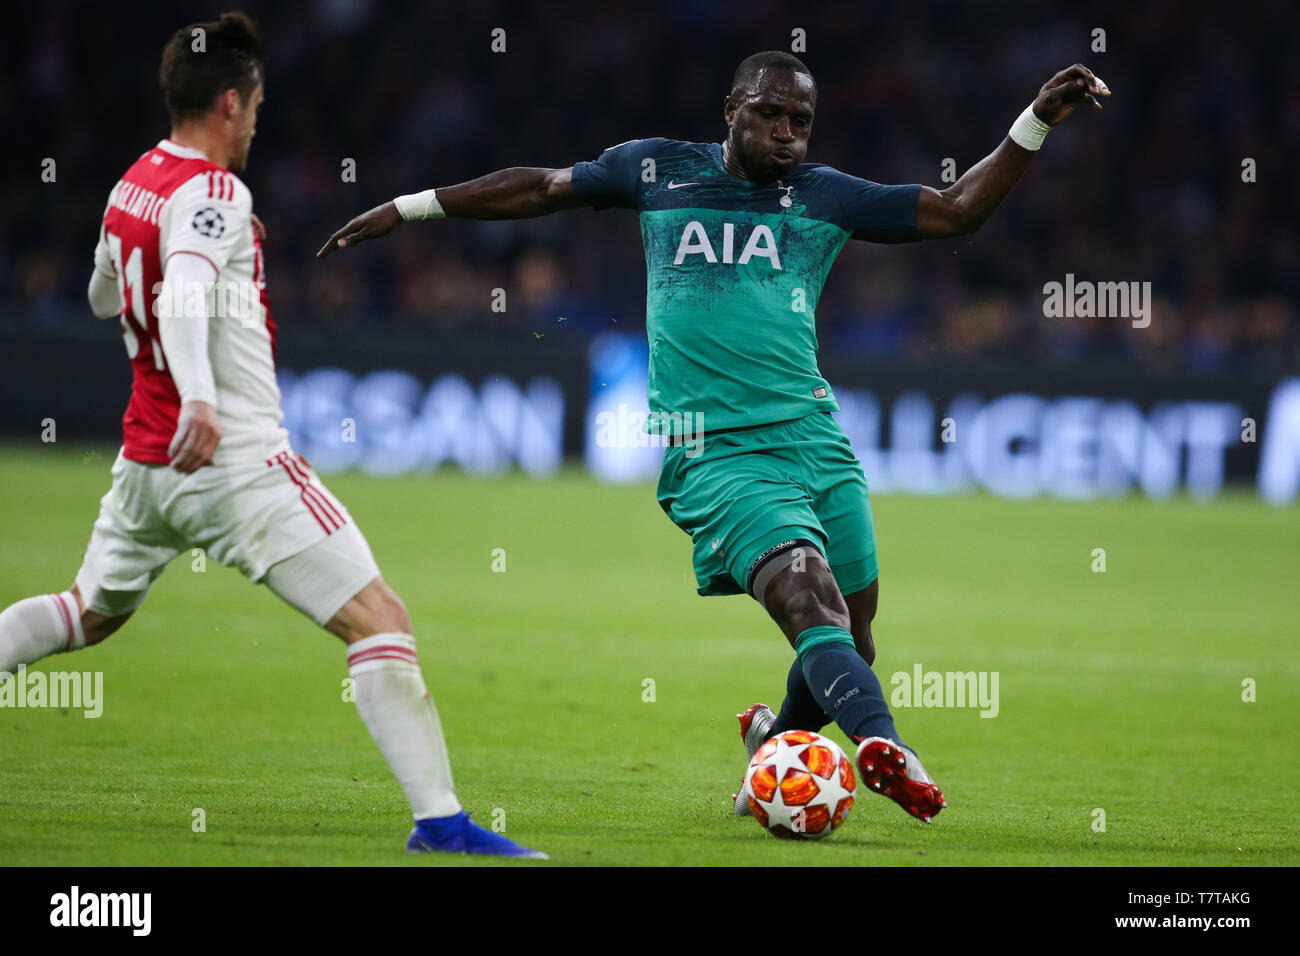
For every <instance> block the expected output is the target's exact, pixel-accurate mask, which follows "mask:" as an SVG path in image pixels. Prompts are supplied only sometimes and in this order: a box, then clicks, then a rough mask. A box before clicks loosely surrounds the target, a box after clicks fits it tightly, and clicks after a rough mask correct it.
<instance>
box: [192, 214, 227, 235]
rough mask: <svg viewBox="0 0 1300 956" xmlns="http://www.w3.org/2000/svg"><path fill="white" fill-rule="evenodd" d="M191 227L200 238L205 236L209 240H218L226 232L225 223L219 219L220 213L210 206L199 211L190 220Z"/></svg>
mask: <svg viewBox="0 0 1300 956" xmlns="http://www.w3.org/2000/svg"><path fill="white" fill-rule="evenodd" d="M190 225H191V226H193V227H194V228H195V229H196V230H197V231H198V233H199V235H201V236H207V237H208V238H209V239H220V238H221V234H222V233H224V232H225V231H226V221H225V220H224V219H222V218H221V213H219V212H217V211H216V210H215V209H213V208H212V207H211V206H208V207H207V208H205V209H200V210H199V211H198V212H196V213H195V214H194V218H193V219H191V220H190Z"/></svg>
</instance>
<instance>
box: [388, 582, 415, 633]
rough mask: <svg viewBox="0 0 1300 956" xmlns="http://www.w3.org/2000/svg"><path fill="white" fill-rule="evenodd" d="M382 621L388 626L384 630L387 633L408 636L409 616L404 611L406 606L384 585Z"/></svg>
mask: <svg viewBox="0 0 1300 956" xmlns="http://www.w3.org/2000/svg"><path fill="white" fill-rule="evenodd" d="M384 591H385V592H386V593H385V594H384V611H383V616H384V620H385V621H386V622H387V624H388V626H387V627H385V628H384V630H385V631H386V632H388V633H393V632H395V633H398V634H410V633H411V615H410V613H409V612H408V611H407V610H406V604H405V603H404V602H403V601H402V599H401V598H400V597H398V596H397V594H396V592H394V591H393V590H392V588H390V587H388V586H387V585H384Z"/></svg>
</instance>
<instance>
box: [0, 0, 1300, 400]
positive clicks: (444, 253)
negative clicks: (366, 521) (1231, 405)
mask: <svg viewBox="0 0 1300 956" xmlns="http://www.w3.org/2000/svg"><path fill="white" fill-rule="evenodd" d="M232 5H233V4H232ZM243 9H246V10H247V11H248V12H250V13H251V14H253V15H254V16H255V17H257V18H258V20H259V21H260V22H261V24H262V26H263V29H264V31H265V33H266V36H267V42H268V46H269V58H268V62H267V78H266V102H265V105H264V106H263V108H262V112H261V118H260V121H259V124H258V129H257V137H256V139H255V140H254V142H253V149H252V154H251V158H250V162H249V166H248V169H247V170H246V172H245V173H244V177H243V178H244V179H245V181H246V182H247V183H248V185H249V186H250V188H251V189H252V192H253V196H254V202H255V210H256V212H257V213H258V215H259V216H260V217H261V218H262V220H263V221H264V222H265V224H266V228H267V230H268V232H269V238H268V241H267V243H266V253H267V274H268V277H269V283H270V292H271V302H272V307H273V310H274V313H275V315H276V319H277V321H278V323H279V325H280V327H281V330H282V334H283V335H286V336H288V335H306V334H313V333H314V331H321V332H324V333H328V334H330V335H335V336H340V337H346V336H348V335H366V336H382V335H385V334H387V333H388V332H389V331H390V330H403V331H407V332H427V333H430V334H436V335H447V336H450V335H467V336H469V335H473V336H483V337H488V338H494V339H497V338H499V339H500V340H501V341H502V342H503V344H506V345H507V346H508V344H509V343H511V342H526V341H527V340H528V338H529V337H530V335H529V333H532V334H534V335H535V334H547V335H555V336H569V337H583V336H588V335H590V334H592V332H593V331H595V330H597V329H600V328H602V327H608V328H614V327H617V328H619V329H624V330H629V329H637V328H640V327H642V326H643V323H644V311H643V298H644V293H645V274H644V258H643V253H642V249H641V244H640V232H639V228H638V224H637V221H636V217H635V215H634V214H633V213H631V212H628V211H623V210H609V211H605V212H600V213H596V212H593V211H590V210H580V211H576V212H572V213H567V214H562V215H559V216H553V217H547V218H543V219H536V220H530V221H526V222H512V223H507V222H493V223H468V222H436V223H418V224H408V225H406V226H403V227H401V228H400V230H399V231H398V232H397V233H396V234H395V235H394V236H392V237H390V238H389V239H387V240H383V241H379V242H375V243H371V244H369V245H367V246H364V247H362V248H361V249H359V250H357V251H356V252H348V253H345V254H340V255H338V256H335V257H333V258H331V259H330V260H328V261H327V262H319V261H317V260H316V259H315V258H314V253H315V252H316V250H317V249H318V248H319V247H320V246H321V244H322V243H323V242H324V241H325V239H326V238H327V237H328V236H329V235H330V233H331V232H333V231H334V230H335V229H336V228H338V227H339V226H341V225H342V224H343V223H344V222H346V221H347V220H348V219H349V218H351V217H352V216H353V215H356V214H357V213H360V212H362V211H363V210H365V209H367V208H369V207H371V206H373V205H376V204H378V203H380V202H383V201H384V200H386V199H388V198H390V197H392V196H393V195H395V194H398V193H404V192H415V191H418V190H420V189H424V188H427V187H429V186H438V185H447V184H451V183H455V182H460V181H463V180H465V179H469V178H472V177H474V176H477V175H480V174H483V173H486V172H489V171H491V170H494V169H498V168H501V167H506V166H567V165H570V164H572V163H574V162H576V161H579V160H584V159H594V158H595V157H596V156H597V155H599V153H600V152H601V150H602V149H604V148H605V147H607V146H610V145H612V144H615V143H619V142H622V141H624V140H628V139H634V138H639V137H644V136H668V137H672V138H677V139H690V140H701V141H720V140H721V139H722V138H723V136H724V125H723V118H722V101H723V97H724V96H725V95H726V93H727V92H728V86H729V84H730V80H731V74H732V71H733V70H734V68H735V66H736V64H737V63H738V62H739V60H740V59H742V58H743V57H744V56H746V55H748V54H750V53H752V52H756V51H758V50H762V49H774V48H775V49H787V50H788V49H790V46H791V42H792V37H793V36H796V35H797V36H802V37H803V38H804V43H805V48H804V49H802V50H796V53H797V55H799V56H801V57H802V58H803V59H804V60H805V62H807V63H808V65H809V66H810V67H811V69H812V71H813V73H814V75H815V77H816V79H817V82H818V85H819V89H820V98H819V101H818V109H817V119H816V123H815V125H814V129H813V134H812V141H811V148H810V151H809V159H810V161H816V162H824V163H828V164H830V165H833V166H836V167H838V168H840V169H843V170H845V171H846V172H850V173H853V174H855V175H859V176H862V177H865V178H868V179H872V180H875V181H878V182H887V183H900V182H901V183H911V182H920V183H925V184H928V185H932V186H935V187H937V188H944V187H945V186H947V185H948V183H947V182H945V181H944V179H943V173H944V169H945V166H946V165H947V166H954V165H955V168H956V171H957V172H958V173H960V172H963V171H965V169H967V168H968V167H969V166H971V165H972V164H973V163H975V162H976V161H978V160H979V159H980V158H981V157H982V156H984V155H985V154H986V153H988V152H989V151H990V150H992V149H993V148H994V147H995V146H996V145H997V144H998V143H999V142H1000V141H1001V139H1002V137H1003V135H1004V134H1005V133H1006V130H1007V128H1008V127H1009V126H1010V124H1011V122H1012V121H1013V120H1014V119H1015V117H1016V115H1017V114H1018V113H1019V112H1020V111H1021V109H1022V108H1023V107H1024V106H1025V105H1026V104H1027V103H1029V102H1030V100H1032V99H1033V97H1034V96H1035V94H1036V93H1037V91H1038V88H1039V86H1040V85H1041V84H1042V83H1043V82H1044V81H1045V80H1046V79H1047V78H1048V77H1050V76H1051V75H1052V74H1053V73H1054V72H1055V71H1056V70H1058V69H1060V68H1062V67H1065V66H1067V65H1069V64H1071V63H1074V62H1076V61H1079V62H1083V63H1085V64H1087V65H1088V66H1090V67H1091V68H1092V69H1094V70H1095V71H1096V72H1097V73H1098V74H1099V75H1101V76H1102V77H1103V78H1104V79H1105V80H1106V82H1107V83H1108V84H1109V86H1110V88H1111V89H1112V90H1113V92H1114V95H1113V96H1112V97H1111V98H1110V99H1109V100H1107V101H1106V102H1105V109H1104V111H1102V112H1091V111H1085V110H1080V111H1079V112H1078V113H1076V115H1075V116H1073V117H1071V118H1070V119H1069V120H1068V121H1067V122H1066V123H1065V124H1064V125H1062V126H1061V127H1059V128H1058V129H1056V130H1054V131H1053V132H1052V133H1051V134H1050V135H1049V136H1048V138H1047V141H1046V143H1045V144H1044V148H1043V150H1042V152H1041V154H1040V155H1039V157H1037V158H1036V160H1035V162H1034V163H1033V165H1032V166H1031V167H1030V169H1029V171H1028V173H1027V174H1026V176H1025V177H1024V179H1023V180H1022V182H1021V183H1020V185H1019V186H1018V187H1017V189H1016V190H1015V191H1014V192H1013V194H1012V195H1011V196H1010V198H1009V199H1008V200H1007V201H1006V203H1005V204H1004V206H1003V207H1002V208H1001V209H1000V210H999V211H998V212H997V213H996V214H995V215H994V217H993V218H992V219H991V220H990V221H989V222H988V224H986V225H985V227H984V228H983V230H981V231H980V232H979V233H977V234H975V235H973V236H968V237H964V238H961V239H958V240H949V241H942V242H932V243H920V244H908V245H894V246H888V245H869V244H866V243H856V242H855V243H850V244H849V246H848V248H846V250H845V252H844V253H843V254H842V256H841V258H840V260H839V262H838V263H837V265H836V266H835V268H834V269H833V270H832V272H831V275H830V278H829V280H828V282H827V285H826V289H825V294H824V296H823V298H822V300H821V303H820V306H819V308H818V323H819V330H820V333H819V334H820V336H821V341H822V346H823V348H833V349H835V350H836V351H837V352H839V353H840V354H848V353H853V354H861V355H863V356H875V357H881V356H884V357H893V356H896V357H919V358H939V357H952V356H957V357H963V356H972V357H974V356H984V355H995V356H999V357H1003V358H1008V359H1011V360H1015V361H1025V362H1034V363H1041V364H1046V365H1051V364H1054V363H1075V362H1079V361H1092V360H1097V361H1101V362H1108V363H1127V364H1131V365H1133V366H1135V367H1138V368H1145V369H1151V370H1160V371H1165V372H1182V371H1186V372H1189V373H1223V372H1231V373H1238V372H1241V373H1252V372H1259V373H1261V374H1271V373H1274V372H1276V371H1278V370H1280V369H1286V368H1295V367H1297V366H1298V365H1300V334H1298V329H1297V326H1298V318H1300V316H1297V302H1300V294H1298V293H1300V240H1298V239H1297V236H1298V234H1300V230H1298V229H1297V223H1300V189H1298V188H1297V187H1296V184H1295V182H1294V181H1293V179H1292V177H1291V173H1292V171H1293V168H1294V162H1293V159H1291V160H1290V161H1289V158H1293V157H1294V156H1295V155H1296V154H1297V152H1300V68H1298V67H1300V63H1298V62H1297V60H1298V58H1297V54H1296V52H1295V38H1296V36H1300V29H1297V28H1298V27H1300V8H1297V7H1295V5H1294V4H1293V3H1285V2H1278V3H1260V4H1258V5H1257V6H1255V5H1251V4H1244V5H1236V6H1234V7H1232V8H1231V9H1229V8H1226V7H1225V8H1221V9H1219V11H1218V12H1217V13H1210V12H1205V13H1202V12H1199V11H1198V10H1197V7H1196V6H1195V5H1187V4H1182V3H1176V2H1167V0H1165V2H1138V3H1124V2H1110V0H1103V2H1100V3H1098V4H1088V5H1072V6H1070V7H1068V8H1067V7H1065V6H1056V5H1049V4H1041V3H1034V2H1025V0H1010V2H1000V3H957V2H944V0H910V2H899V3H886V4H869V3H847V2H829V3H813V4H804V3H777V2H774V0H754V2H749V3H723V2H719V0H666V2H662V3H656V4H640V3H629V2H621V0H620V2H608V3H601V4H595V3H586V4H583V3H577V2H571V0H551V2H547V3H541V4H524V3H501V2H492V0H488V2H475V3H462V4H443V3H406V2H380V0H321V2H307V0H285V2H274V3H272V2H267V3H261V2H249V3H245V4H244V5H243ZM217 10H218V8H217V7H210V6H201V5H197V4H194V3H190V2H180V3H171V4H145V3H137V2H132V0H127V2H123V3H120V4H115V5H113V6H112V7H105V6H103V5H102V4H93V5H92V4H77V3H65V2H58V0H55V2H52V3H46V4H40V5H34V6H29V7H26V8H24V10H23V11H22V12H14V13H12V14H11V17H13V18H16V19H12V20H11V23H10V26H11V29H9V30H8V31H7V36H6V37H5V38H4V39H3V40H2V41H0V43H3V46H4V51H5V56H6V63H5V68H4V74H3V76H4V78H3V86H2V87H0V119H2V120H3V122H4V127H5V129H6V130H7V131H8V133H7V136H6V139H7V140H8V147H7V149H6V150H5V152H6V154H7V155H6V157H5V158H4V160H3V162H4V163H5V166H6V170H7V171H6V173H5V175H4V176H3V179H0V210H3V211H2V212H0V307H2V312H0V328H2V327H6V326H7V327H13V326H15V325H16V326H24V327H27V328H40V329H48V330H50V331H51V332H52V333H62V332H63V331H65V330H72V329H73V328H74V327H75V326H76V325H77V324H78V323H93V322H94V321H95V320H94V319H93V318H92V317H91V315H90V313H89V311H88V309H87V308H86V306H85V301H84V294H85V287H86V281H87V279H88V277H89V273H90V269H91V253H92V250H93V248H94V245H95V240H96V235H97V232H98V224H99V219H100V216H101V215H102V212H103V207H104V202H105V200H106V198H107V195H108V191H109V189H110V188H111V187H112V185H113V183H114V182H115V181H116V179H117V178H118V176H119V175H120V174H121V173H122V172H123V171H124V170H125V169H126V167H127V166H128V165H129V164H130V163H131V162H132V161H133V160H134V159H135V158H136V156H138V155H139V154H140V153H141V152H142V151H143V150H144V149H146V148H148V147H149V146H150V145H152V144H153V143H154V142H156V141H157V140H158V139H161V138H163V137H164V136H166V134H167V131H168V124H167V117H166V113H165V111H164V109H163V107H162V103H161V97H160V94H159V92H158V86H157V66H158V56H159V52H160V50H161V47H162V45H163V43H164V42H165V40H166V39H167V37H168V36H169V34H170V33H171V32H172V31H173V30H174V29H175V28H176V27H178V26H181V25H183V24H184V23H186V22H189V21H192V20H200V19H210V18H211V17H212V16H214V15H215V12H216V11H217ZM497 28H500V29H501V30H504V34H497V35H496V39H497V41H498V42H497V46H498V47H499V46H500V45H501V42H502V41H503V42H504V45H505V50H504V52H496V51H494V50H493V39H494V34H493V31H494V30H496V29H497ZM1097 30H1101V31H1104V33H1100V34H1099V33H1097V32H1095V31H1097ZM792 31H802V33H801V34H794V33H792ZM1099 42H1100V43H1104V45H1105V49H1104V51H1094V49H1093V47H1094V46H1095V45H1097V44H1098V43H1099ZM46 158H52V159H53V160H54V161H55V170H56V176H55V181H54V182H44V181H42V178H41V172H42V168H43V167H42V162H43V160H44V159H46ZM347 160H353V161H354V162H355V170H356V176H355V182H345V181H344V176H343V171H344V168H345V161H347ZM946 160H952V161H953V163H948V164H946V163H945V161H946ZM1067 274H1073V275H1074V276H1075V277H1076V279H1077V280H1094V281H1138V282H1150V283H1151V284H1152V293H1153V296H1154V304H1153V312H1152V321H1151V324H1150V326H1149V327H1147V328H1145V329H1137V328H1133V327H1132V325H1131V323H1130V322H1128V321H1126V320H1123V319H1114V318H1109V319H1067V318H1047V317H1045V316H1044V310H1043V301H1044V294H1043V286H1044V284H1045V283H1047V282H1052V281H1057V282H1064V281H1065V278H1066V275H1067ZM494 289H504V290H505V291H506V309H505V311H504V312H498V311H493V309H492V304H493V290H494ZM561 320H563V321H561Z"/></svg>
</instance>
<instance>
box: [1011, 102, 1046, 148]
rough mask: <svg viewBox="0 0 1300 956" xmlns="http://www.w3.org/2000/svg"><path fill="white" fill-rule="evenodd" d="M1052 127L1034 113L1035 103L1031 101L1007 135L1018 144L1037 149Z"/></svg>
mask: <svg viewBox="0 0 1300 956" xmlns="http://www.w3.org/2000/svg"><path fill="white" fill-rule="evenodd" d="M1051 128H1052V127H1050V126H1048V125H1047V124H1046V123H1044V122H1043V121H1042V120H1040V119H1039V118H1038V117H1037V116H1035V115H1034V104H1033V103H1030V104H1029V105H1028V106H1026V107H1025V111H1024V112H1023V113H1021V114H1020V115H1019V116H1017V117H1016V121H1015V122H1014V123H1012V124H1011V129H1010V130H1008V131H1007V135H1008V136H1010V137H1011V141H1012V142H1013V143H1015V144H1016V145H1017V146H1021V147H1023V148H1025V149H1027V150H1030V151H1037V150H1038V148H1039V147H1040V146H1042V145H1043V137H1045V136H1046V135H1047V133H1048V130H1050V129H1051Z"/></svg>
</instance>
